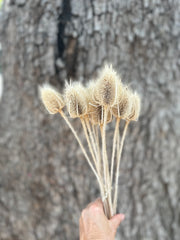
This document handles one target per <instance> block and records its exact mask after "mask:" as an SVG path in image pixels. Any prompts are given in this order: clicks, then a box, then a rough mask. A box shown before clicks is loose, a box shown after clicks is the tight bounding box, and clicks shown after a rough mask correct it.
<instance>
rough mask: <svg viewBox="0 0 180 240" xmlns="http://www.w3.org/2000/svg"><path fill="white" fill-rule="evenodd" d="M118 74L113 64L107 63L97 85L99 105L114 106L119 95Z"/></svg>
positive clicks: (96, 94)
mask: <svg viewBox="0 0 180 240" xmlns="http://www.w3.org/2000/svg"><path fill="white" fill-rule="evenodd" d="M117 81H118V76H117V74H116V72H115V71H114V70H113V68H112V66H108V65H106V66H105V68H104V69H103V70H102V72H101V73H100V76H99V78H98V80H97V84H96V87H95V94H94V96H95V99H97V102H98V104H99V105H102V106H112V105H113V104H114V102H115V100H116V96H117Z"/></svg>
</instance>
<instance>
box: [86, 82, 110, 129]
mask: <svg viewBox="0 0 180 240" xmlns="http://www.w3.org/2000/svg"><path fill="white" fill-rule="evenodd" d="M95 90H96V83H95V81H93V80H92V81H90V82H89V84H88V85H87V103H88V114H89V118H90V120H91V122H92V124H94V125H100V124H102V123H103V120H104V111H103V110H104V109H103V107H102V106H101V105H100V104H98V101H97V99H96V95H95ZM111 121H112V113H111V111H108V114H107V121H106V123H109V122H111Z"/></svg>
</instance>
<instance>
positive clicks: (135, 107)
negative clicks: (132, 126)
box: [128, 93, 141, 121]
mask: <svg viewBox="0 0 180 240" xmlns="http://www.w3.org/2000/svg"><path fill="white" fill-rule="evenodd" d="M131 101H132V106H131V111H130V114H129V116H128V120H130V121H137V120H138V118H139V114H140V109H141V100H140V97H139V95H138V94H137V93H134V94H133V95H132V98H131Z"/></svg>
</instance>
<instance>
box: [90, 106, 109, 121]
mask: <svg viewBox="0 0 180 240" xmlns="http://www.w3.org/2000/svg"><path fill="white" fill-rule="evenodd" d="M89 117H90V120H91V122H92V124H94V125H100V124H102V123H103V120H104V112H103V107H102V106H91V112H90V113H89ZM111 121H112V113H111V111H110V110H109V111H108V114H107V121H106V123H110V122H111Z"/></svg>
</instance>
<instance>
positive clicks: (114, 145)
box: [111, 118, 120, 184]
mask: <svg viewBox="0 0 180 240" xmlns="http://www.w3.org/2000/svg"><path fill="white" fill-rule="evenodd" d="M119 124H120V118H117V119H116V126H115V129H114V137H113V150H112V156H111V184H112V182H113V170H114V157H115V151H116V145H117V136H118V135H119Z"/></svg>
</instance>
